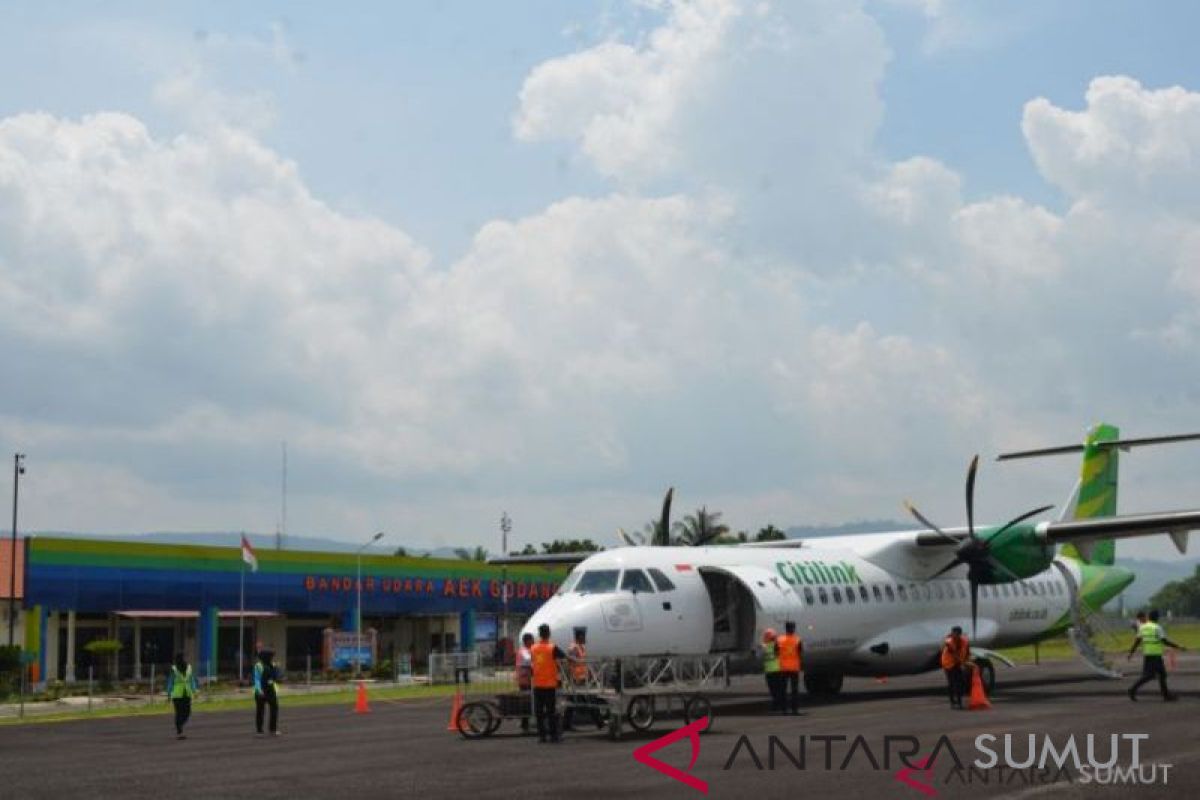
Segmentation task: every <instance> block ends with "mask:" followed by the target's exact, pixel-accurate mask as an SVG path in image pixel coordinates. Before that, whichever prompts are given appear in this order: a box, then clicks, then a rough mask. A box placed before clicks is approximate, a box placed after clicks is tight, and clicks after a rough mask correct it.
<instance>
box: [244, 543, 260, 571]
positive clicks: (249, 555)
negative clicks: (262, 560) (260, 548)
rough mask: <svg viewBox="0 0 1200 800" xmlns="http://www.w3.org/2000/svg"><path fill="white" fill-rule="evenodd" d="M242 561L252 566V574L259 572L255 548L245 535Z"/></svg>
mask: <svg viewBox="0 0 1200 800" xmlns="http://www.w3.org/2000/svg"><path fill="white" fill-rule="evenodd" d="M242 561H245V562H246V563H247V564H249V565H250V571H251V572H258V556H256V555H254V548H253V547H251V546H250V542H249V541H247V539H246V534H244V533H243V534H242Z"/></svg>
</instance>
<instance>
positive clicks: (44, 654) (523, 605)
mask: <svg viewBox="0 0 1200 800" xmlns="http://www.w3.org/2000/svg"><path fill="white" fill-rule="evenodd" d="M0 555H2V556H3V558H0V574H2V575H3V576H4V577H3V580H2V581H0V594H2V595H4V599H3V602H4V604H5V605H6V606H7V605H8V603H9V599H8V596H9V592H8V589H9V587H8V583H9V581H8V575H9V572H10V570H11V569H12V564H11V563H10V562H9V558H10V556H11V553H10V552H9V546H8V544H7V542H5V546H4V548H3V549H2V550H0ZM257 560H258V569H257V571H251V570H250V568H249V567H247V566H246V564H245V562H244V561H243V559H242V555H241V549H240V548H239V547H236V546H235V547H206V546H196V545H173V544H143V543H137V542H126V541H112V540H100V539H72V538H60V537H52V536H36V537H28V538H24V539H21V540H19V541H18V544H17V552H16V573H17V579H16V608H17V610H18V613H17V629H16V631H15V632H14V636H15V641H16V642H17V643H19V644H22V645H23V646H24V648H25V652H26V657H27V658H28V659H29V660H30V662H31V664H32V671H33V674H34V676H35V677H34V680H35V681H36V680H55V679H58V680H66V681H73V680H82V679H84V678H85V677H86V675H87V667H88V665H89V664H91V656H90V654H89V653H88V652H87V651H86V650H85V646H86V644H87V643H88V642H89V641H92V640H94V639H117V640H119V641H120V642H121V643H122V647H121V650H120V653H119V655H118V657H117V658H118V664H119V677H120V678H122V679H125V678H134V679H140V678H141V677H142V676H143V674H144V673H145V672H146V671H147V670H148V668H149V667H148V665H149V664H159V665H162V664H165V663H167V662H168V661H170V660H171V658H172V657H173V655H174V653H176V652H178V651H182V652H184V653H185V654H187V656H188V658H189V659H190V660H191V661H192V663H193V664H195V665H196V667H197V670H198V672H199V673H200V674H201V675H214V674H215V675H220V676H233V675H235V674H236V672H237V660H238V643H237V639H238V629H239V622H241V627H242V630H243V634H242V635H243V647H244V652H245V653H247V654H251V653H253V652H254V651H255V647H256V646H258V645H261V646H263V647H269V648H271V649H272V650H274V651H275V652H276V653H277V660H280V661H285V662H286V666H287V669H289V670H304V669H306V667H307V666H308V665H309V664H311V666H312V669H313V670H314V671H316V670H319V669H321V668H323V667H331V666H334V664H331V663H330V662H331V660H332V659H334V658H335V655H334V654H333V653H332V652H330V642H331V640H332V639H331V637H338V636H340V635H344V634H345V633H349V634H350V637H349V639H350V643H351V645H353V642H354V639H355V637H354V636H353V631H354V629H355V622H356V618H357V615H356V614H355V607H356V603H357V601H358V597H359V595H360V591H361V597H362V628H363V633H364V634H366V635H367V636H368V637H369V640H370V641H371V642H372V644H373V646H374V647H375V648H376V650H375V652H376V653H377V654H378V658H379V659H380V660H381V661H382V660H394V659H397V658H399V659H400V660H404V658H403V657H405V656H407V657H408V660H410V662H411V663H412V664H413V666H414V667H415V668H417V669H420V668H422V667H423V666H424V664H425V663H426V662H427V660H428V658H429V655H430V653H436V652H455V651H463V650H467V651H469V650H474V649H476V648H478V649H479V651H480V652H481V655H482V657H484V658H485V659H486V658H489V657H494V654H495V652H496V648H497V647H498V646H501V644H502V643H500V636H501V635H500V631H501V629H502V621H501V617H502V615H503V613H504V610H505V603H504V599H503V598H504V588H505V586H507V588H508V604H507V610H508V615H509V616H508V620H509V623H510V626H511V627H510V630H512V631H516V630H518V629H519V624H520V621H521V620H522V619H523V618H525V617H527V616H528V615H529V614H531V613H532V612H533V611H534V610H535V609H536V608H537V606H538V605H540V604H541V602H542V601H543V600H545V599H546V598H548V597H550V596H551V595H552V594H553V593H554V591H555V590H556V589H557V587H558V584H559V582H560V581H561V580H562V578H563V576H564V574H565V571H564V570H562V569H554V568H548V567H540V566H520V567H508V568H501V567H492V566H489V565H487V564H484V563H481V562H475V561H463V560H448V559H435V558H421V557H398V556H381V555H363V556H362V557H361V575H362V578H361V584H360V583H359V581H358V579H357V577H356V576H357V574H358V568H359V566H360V562H359V558H358V557H356V556H355V555H354V554H352V553H323V552H303V551H291V550H259V551H257ZM4 611H5V613H4V614H3V618H4V625H3V627H0V631H2V632H3V638H0V644H4V643H7V642H8V630H7V627H8V615H7V608H5V610H4Z"/></svg>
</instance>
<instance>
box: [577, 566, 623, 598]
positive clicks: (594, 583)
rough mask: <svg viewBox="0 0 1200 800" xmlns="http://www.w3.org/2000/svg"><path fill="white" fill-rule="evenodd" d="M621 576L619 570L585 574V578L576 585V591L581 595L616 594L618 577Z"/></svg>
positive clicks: (598, 570) (590, 571)
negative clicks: (595, 593) (593, 593)
mask: <svg viewBox="0 0 1200 800" xmlns="http://www.w3.org/2000/svg"><path fill="white" fill-rule="evenodd" d="M620 574H621V571H620V570H618V569H593V570H589V571H587V572H585V573H583V577H581V578H580V579H579V583H577V584H576V585H575V591H577V592H579V593H580V594H587V593H589V592H615V591H616V590H617V576H619V575H620Z"/></svg>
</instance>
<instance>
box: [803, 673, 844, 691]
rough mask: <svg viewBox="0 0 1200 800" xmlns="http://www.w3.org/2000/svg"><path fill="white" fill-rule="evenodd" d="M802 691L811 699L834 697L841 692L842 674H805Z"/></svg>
mask: <svg viewBox="0 0 1200 800" xmlns="http://www.w3.org/2000/svg"><path fill="white" fill-rule="evenodd" d="M804 691H806V692H808V693H809V694H810V695H812V696H813V697H836V696H837V694H838V693H839V692H841V691H842V673H840V672H806V673H804Z"/></svg>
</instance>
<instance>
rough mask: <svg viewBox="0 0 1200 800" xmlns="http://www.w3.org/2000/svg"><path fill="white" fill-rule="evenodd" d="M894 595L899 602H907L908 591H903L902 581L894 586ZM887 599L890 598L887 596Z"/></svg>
mask: <svg viewBox="0 0 1200 800" xmlns="http://www.w3.org/2000/svg"><path fill="white" fill-rule="evenodd" d="M896 596H897V597H899V598H900V602H901V603H907V602H908V593H907V592H905V591H904V584H903V583H902V584H900V585H898V586H897V587H896ZM913 596H914V597H916V595H913ZM889 599H890V598H889Z"/></svg>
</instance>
